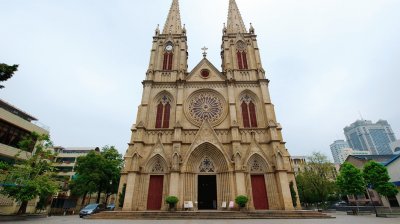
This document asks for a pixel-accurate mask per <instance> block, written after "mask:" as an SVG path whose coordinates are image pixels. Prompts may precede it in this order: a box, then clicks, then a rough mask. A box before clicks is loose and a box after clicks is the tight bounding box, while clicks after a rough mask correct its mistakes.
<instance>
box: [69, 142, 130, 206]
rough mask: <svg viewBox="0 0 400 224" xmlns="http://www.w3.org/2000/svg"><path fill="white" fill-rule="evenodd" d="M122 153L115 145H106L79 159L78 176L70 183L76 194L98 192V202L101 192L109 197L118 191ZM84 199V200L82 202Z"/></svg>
mask: <svg viewBox="0 0 400 224" xmlns="http://www.w3.org/2000/svg"><path fill="white" fill-rule="evenodd" d="M122 164H123V160H122V155H121V154H119V153H118V151H117V149H115V147H114V146H111V147H109V146H105V147H103V149H102V150H101V152H100V153H98V152H95V151H92V152H90V153H88V154H87V155H86V156H82V157H79V158H78V159H77V165H76V167H75V171H76V177H75V178H74V179H73V180H72V182H71V184H70V188H71V191H72V193H73V194H74V195H79V196H82V195H83V196H84V197H83V198H85V196H86V195H87V194H88V193H89V194H91V193H94V192H97V203H100V196H101V193H105V194H106V201H107V200H108V197H109V196H110V195H112V194H114V193H117V192H118V185H119V179H120V173H121V169H122ZM83 202H84V201H83V200H82V203H83Z"/></svg>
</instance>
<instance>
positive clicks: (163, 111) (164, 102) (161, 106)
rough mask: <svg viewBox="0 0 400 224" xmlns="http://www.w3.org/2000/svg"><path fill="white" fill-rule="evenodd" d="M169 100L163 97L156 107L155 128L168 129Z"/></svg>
mask: <svg viewBox="0 0 400 224" xmlns="http://www.w3.org/2000/svg"><path fill="white" fill-rule="evenodd" d="M170 102H171V101H170V99H169V98H168V97H167V96H163V97H162V98H161V100H160V102H159V103H158V105H157V116H156V128H169V119H170V113H171V104H170Z"/></svg>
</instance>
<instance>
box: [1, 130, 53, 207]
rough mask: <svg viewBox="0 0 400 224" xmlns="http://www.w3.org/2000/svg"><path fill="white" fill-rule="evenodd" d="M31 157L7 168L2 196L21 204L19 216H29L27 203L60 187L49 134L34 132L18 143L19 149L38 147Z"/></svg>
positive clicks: (17, 161)
mask: <svg viewBox="0 0 400 224" xmlns="http://www.w3.org/2000/svg"><path fill="white" fill-rule="evenodd" d="M35 143H36V145H35V149H34V151H33V154H32V156H30V157H29V158H28V159H27V160H18V159H17V158H16V164H14V165H13V166H9V167H8V168H7V175H6V176H5V178H4V184H3V188H2V189H1V190H0V193H1V194H4V195H7V196H8V197H10V198H13V199H15V200H17V201H19V202H21V206H20V208H19V210H18V214H24V213H26V208H27V205H28V201H30V200H32V199H35V198H36V197H38V196H40V197H41V198H44V197H48V196H49V195H52V194H54V193H56V192H57V189H58V187H59V186H58V184H57V181H56V178H55V173H54V172H53V167H52V162H51V161H52V160H53V158H54V154H53V152H52V151H50V150H47V149H48V148H50V147H51V146H52V143H51V141H50V138H49V136H48V135H39V134H37V133H32V134H31V135H30V136H28V137H26V138H24V140H22V141H21V142H20V143H19V146H20V149H22V150H27V149H28V148H29V147H30V146H31V145H32V144H35Z"/></svg>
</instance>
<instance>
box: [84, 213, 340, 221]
mask: <svg viewBox="0 0 400 224" xmlns="http://www.w3.org/2000/svg"><path fill="white" fill-rule="evenodd" d="M87 218H89V219H156V220H157V219H326V218H333V217H331V216H329V215H327V214H324V213H321V212H314V211H257V212H243V211H242V212H239V211H236V212H234V211H210V212H208V211H189V212H188V211H176V212H160V211H145V212H136V211H135V212H134V211H132V212H126V211H114V212H109V211H108V212H101V213H97V214H94V215H92V216H89V217H87Z"/></svg>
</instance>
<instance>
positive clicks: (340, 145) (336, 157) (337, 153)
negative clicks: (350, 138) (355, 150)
mask: <svg viewBox="0 0 400 224" xmlns="http://www.w3.org/2000/svg"><path fill="white" fill-rule="evenodd" d="M330 148H331V152H332V157H333V161H334V162H335V163H336V164H342V163H343V161H344V160H342V159H341V153H342V151H343V149H345V148H349V145H348V144H347V142H346V141H345V140H336V141H334V142H333V143H332V144H331V145H330ZM346 158H347V156H346ZM346 158H345V159H346Z"/></svg>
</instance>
